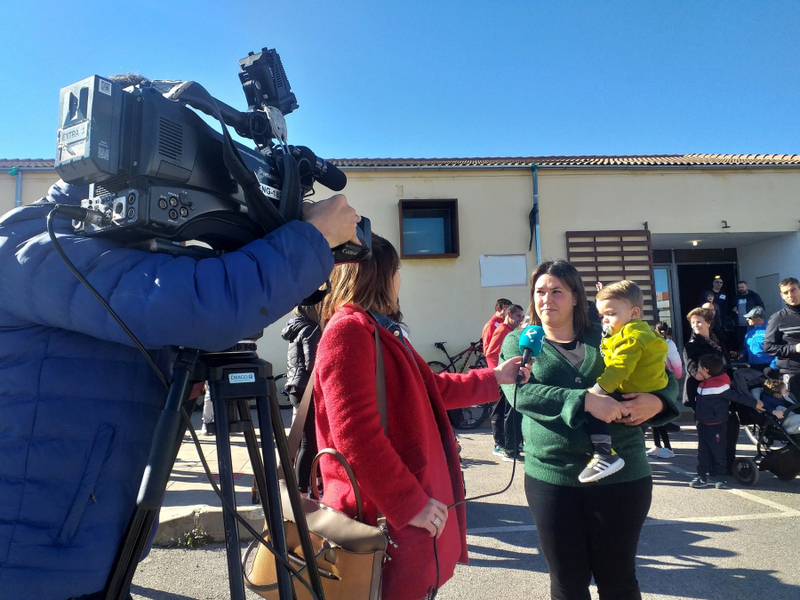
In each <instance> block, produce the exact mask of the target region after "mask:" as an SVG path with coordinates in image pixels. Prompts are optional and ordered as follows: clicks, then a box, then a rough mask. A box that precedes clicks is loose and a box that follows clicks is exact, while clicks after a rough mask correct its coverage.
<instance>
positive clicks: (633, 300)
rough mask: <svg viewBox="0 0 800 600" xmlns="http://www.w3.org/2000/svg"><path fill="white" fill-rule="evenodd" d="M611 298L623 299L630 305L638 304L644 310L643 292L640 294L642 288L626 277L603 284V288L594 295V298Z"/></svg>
mask: <svg viewBox="0 0 800 600" xmlns="http://www.w3.org/2000/svg"><path fill="white" fill-rule="evenodd" d="M612 298H613V299H615V300H624V301H625V302H628V303H629V304H630V305H631V306H638V307H639V310H641V311H642V312H644V294H642V289H641V288H640V287H639V286H638V285H636V284H635V283H633V282H632V281H629V280H628V279H623V280H622V281H615V282H614V283H609V284H608V285H606V286H603V289H601V290H599V291H598V292H597V294H596V295H595V300H610V299H612Z"/></svg>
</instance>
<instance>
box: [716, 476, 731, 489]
mask: <svg viewBox="0 0 800 600" xmlns="http://www.w3.org/2000/svg"><path fill="white" fill-rule="evenodd" d="M714 487H715V488H717V489H718V490H727V489H728V482H727V481H725V479H723V478H722V477H720V478H719V479H717V482H716V483H715V484H714Z"/></svg>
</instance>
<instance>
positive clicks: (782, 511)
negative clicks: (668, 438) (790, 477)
mask: <svg viewBox="0 0 800 600" xmlns="http://www.w3.org/2000/svg"><path fill="white" fill-rule="evenodd" d="M658 466H659V467H662V468H664V469H666V470H667V471H672V472H673V473H677V474H679V475H683V476H685V477H687V478H688V479H691V478H692V477H693V474H692V473H689V472H688V471H686V470H684V469H681V468H680V467H676V466H674V465H668V464H663V463H662V464H659V465H658ZM721 491H724V492H729V493H731V494H734V495H736V496H740V497H741V498H744V499H746V500H750V501H751V502H756V503H757V504H762V505H764V506H768V507H770V508H773V509H775V510H777V511H778V512H777V513H759V514H748V515H727V516H718V517H685V518H676V519H647V520H646V521H645V522H644V526H645V527H654V526H664V525H673V524H678V523H727V522H735V521H756V520H760V519H788V518H796V517H800V511H798V510H795V509H793V508H791V507H789V506H785V505H783V504H779V503H778V502H773V501H772V500H767V499H766V498H760V497H759V496H756V495H755V494H752V493H749V492H746V491H744V490H740V489H727V490H721ZM526 531H536V525H503V526H500V527H474V528H472V529H467V535H468V536H478V537H480V536H485V535H493V534H497V533H518V532H526Z"/></svg>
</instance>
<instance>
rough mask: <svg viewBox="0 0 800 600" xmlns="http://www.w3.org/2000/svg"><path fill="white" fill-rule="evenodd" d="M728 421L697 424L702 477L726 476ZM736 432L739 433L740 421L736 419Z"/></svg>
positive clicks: (699, 469)
mask: <svg viewBox="0 0 800 600" xmlns="http://www.w3.org/2000/svg"><path fill="white" fill-rule="evenodd" d="M729 423H730V422H728V423H715V424H714V425H706V424H704V423H698V424H697V474H698V475H700V476H701V477H705V476H706V475H710V476H711V477H724V476H725V472H726V470H725V469H726V463H727V458H726V455H727V452H726V450H727V445H728V444H727V440H726V433H727V431H729V429H728V425H729ZM736 424H737V427H736V433H737V435H738V433H739V427H738V424H739V421H736Z"/></svg>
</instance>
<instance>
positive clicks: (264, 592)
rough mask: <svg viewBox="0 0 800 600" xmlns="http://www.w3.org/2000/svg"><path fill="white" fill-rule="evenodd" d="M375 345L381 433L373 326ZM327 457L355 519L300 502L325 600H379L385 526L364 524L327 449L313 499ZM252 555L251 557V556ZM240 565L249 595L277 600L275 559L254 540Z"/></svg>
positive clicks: (288, 516)
mask: <svg viewBox="0 0 800 600" xmlns="http://www.w3.org/2000/svg"><path fill="white" fill-rule="evenodd" d="M375 340H376V344H377V367H376V380H377V383H376V388H377V392H378V411H379V413H380V415H381V423H382V424H383V425H384V430H385V429H386V380H385V375H384V369H383V355H382V352H381V345H380V339H379V338H378V330H377V325H376V329H375ZM313 382H314V378H313V373H312V377H311V379H310V381H309V384H308V386H307V388H306V394H304V395H303V401H302V403H301V408H299V409H298V413H297V414H298V417H297V418H295V423H294V424H293V425H292V430H293V431H294V430H295V427H297V426H298V423H297V420H298V418H299V417H300V415H301V413H302V414H303V416H305V414H306V413H307V410H308V409H307V406H308V404H310V401H311V390H312V389H313V387H314V386H313ZM307 403H308V404H307ZM303 404H306V409H305V410H303V409H302V405H303ZM298 429H299V430H300V431H302V429H303V423H300V424H299V427H298ZM291 437H292V436H291V434H290V438H291ZM290 446H291V443H290ZM295 452H296V446H295V449H294V451H291V448H290V455H291V456H294V454H295ZM325 454H327V455H329V456H332V457H333V458H335V459H336V460H338V461H339V463H340V464H341V465H342V466H343V467H344V470H345V471H346V472H347V476H348V477H349V478H350V484H351V485H352V486H353V491H354V492H355V499H356V507H357V511H358V515H357V517H356V518H355V519H353V518H352V517H350V516H348V515H346V514H345V513H343V512H341V511H338V510H334V509H332V508H330V507H328V506H325V505H324V504H323V503H322V502H320V500H318V499H316V498H314V497H306V496H302V497H301V502H302V506H303V512H304V513H305V516H306V521H307V522H308V529H309V531H310V532H311V544H312V546H313V548H314V553H315V559H316V563H317V569H318V570H319V574H320V578H321V580H322V589H323V592H324V594H325V600H380V597H381V582H382V577H381V575H382V569H383V563H384V561H385V560H386V558H387V555H386V549H387V545H388V543H389V541H390V540H389V535H388V532H387V530H386V526H385V524H383V525H381V526H377V527H376V526H372V525H367V524H365V523H364V522H363V521H364V518H363V504H362V501H361V491H360V490H359V488H358V483H357V482H356V478H355V474H354V473H353V470H352V468H351V467H350V465H349V464H348V462H347V460H346V459H345V457H344V456H342V455H341V454H339V452H337V451H336V450H334V449H332V448H325V449H324V450H322V451H320V452H319V453H318V454H317V456H316V457H315V458H314V463H313V465H312V468H311V482H310V485H309V487H310V489H311V490H312V494H313V493H314V492H315V491H316V489H317V485H316V473H317V466H318V463H319V460H320V458H321V457H322V456H323V455H325ZM280 485H281V506H282V508H283V526H284V531H285V532H286V546H287V549H288V554H289V562H290V563H291V564H292V566H293V567H294V568H295V569H297V570H298V571H299V574H300V576H301V577H303V578H304V579H305V580H306V582H308V577H307V570H308V565H307V564H306V561H305V558H304V557H303V551H302V548H301V546H300V538H299V535H298V533H297V525H296V524H295V522H294V519H293V517H292V507H291V504H290V502H289V490H288V489H287V488H286V483H285V482H284V481H283V480H281V481H280ZM379 516H380V515H379ZM263 537H264V538H266V539H267V540H268V541H269V537H270V536H269V532H268V531H266V530H265V531H264V534H263ZM254 550H255V555H254V556H253V551H254ZM251 556H252V561H251ZM242 563H243V567H244V573H245V582H246V584H247V586H248V587H249V588H250V589H251V590H253V591H254V592H255V593H257V594H258V595H259V596H261V597H263V598H267V599H268V600H280V598H279V594H278V586H277V573H276V569H275V559H274V557H273V556H272V554H271V553H270V552H269V551H268V550H267V549H266V548H264V547H263V546H261V545H260V544H259V542H258V540H254V541H253V542H252V543H251V544H250V546H249V547H248V548H247V550H246V551H245V554H244V558H243V559H242ZM292 583H293V586H294V591H295V594H296V596H297V600H310V599H311V598H312V596H311V593H310V592H309V590H308V588H306V586H305V585H303V583H301V582H300V581H299V580H298V579H297V577H296V576H295V575H292Z"/></svg>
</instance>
